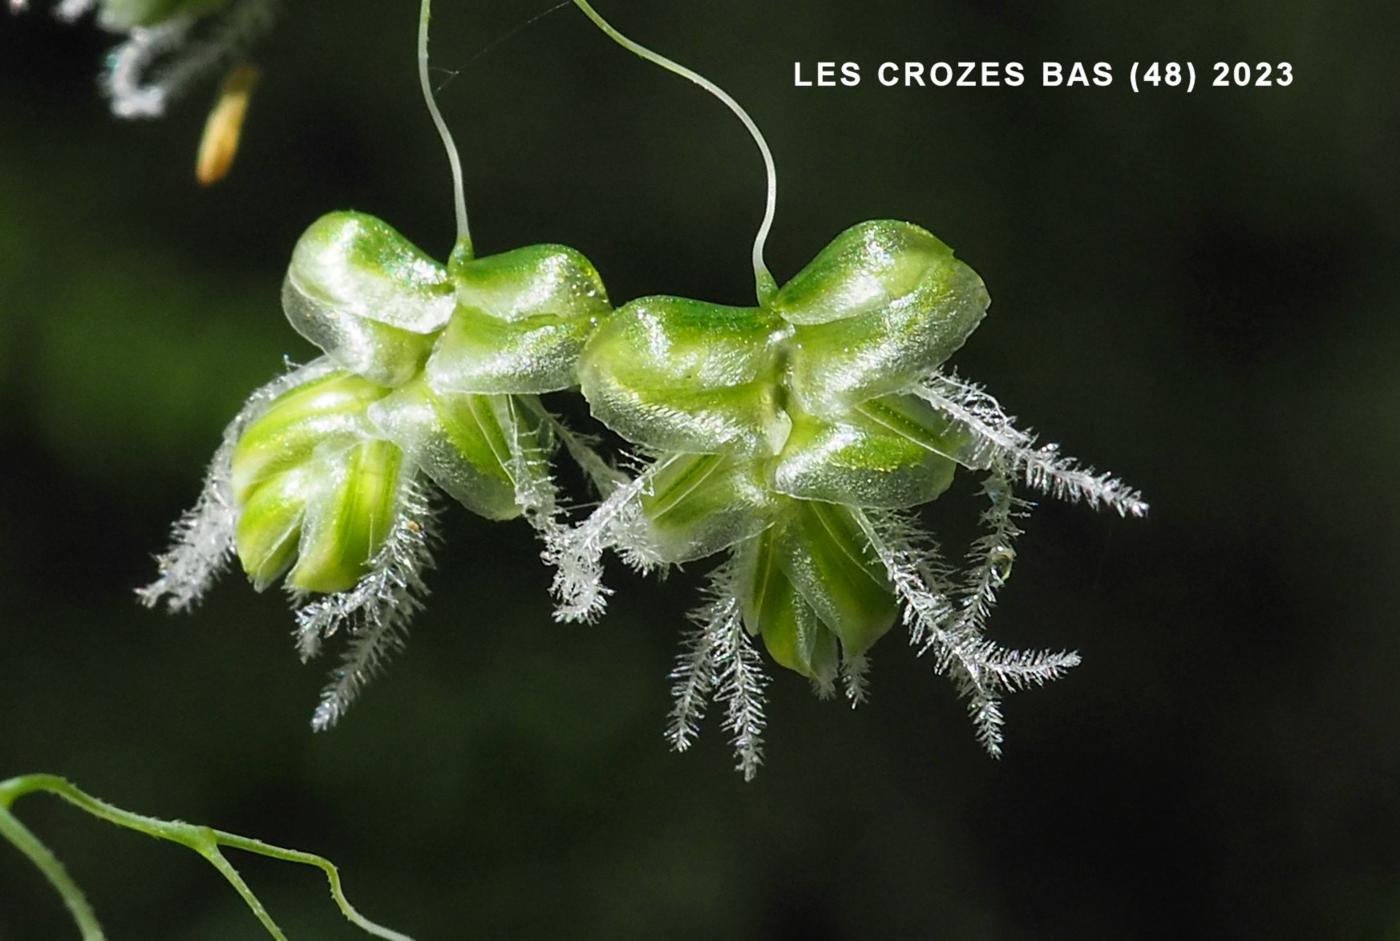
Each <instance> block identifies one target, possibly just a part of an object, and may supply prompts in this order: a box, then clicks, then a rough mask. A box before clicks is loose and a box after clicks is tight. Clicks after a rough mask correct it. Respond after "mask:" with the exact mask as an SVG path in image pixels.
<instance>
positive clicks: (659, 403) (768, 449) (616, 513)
mask: <svg viewBox="0 0 1400 941" xmlns="http://www.w3.org/2000/svg"><path fill="white" fill-rule="evenodd" d="M575 4H576V5H577V6H579V7H580V8H581V9H582V10H583V11H584V12H585V13H586V14H587V15H588V16H589V18H590V19H591V20H592V21H593V22H594V23H595V24H596V25H598V26H599V28H600V29H602V30H603V31H604V32H605V33H606V34H607V35H608V36H609V37H610V38H612V39H613V40H615V41H616V42H618V43H619V44H620V45H622V46H623V47H625V48H626V49H628V50H629V51H631V52H633V53H636V54H637V55H640V56H642V57H643V58H645V59H648V60H649V61H651V62H653V63H655V64H657V65H659V66H661V67H663V68H665V69H667V70H668V71H672V72H675V73H677V74H680V75H682V76H684V77H686V78H689V79H691V80H692V81H695V82H697V83H698V84H700V85H702V86H703V87H705V88H706V89H707V90H708V91H710V92H711V93H713V94H715V95H716V96H717V97H719V98H720V99H721V100H722V101H724V103H725V104H726V105H728V106H729V107H730V108H731V109H732V110H734V112H735V113H736V114H737V115H739V116H740V118H741V119H742V120H743V121H744V123H745V126H746V127H748V128H749V130H750V132H751V133H752V134H753V135H754V138H755V140H756V141H757V142H758V143H759V147H760V150H761V151H762V153H763V157H764V163H765V166H766V168H767V170H768V174H769V198H768V211H767V212H766V214H765V217H764V223H763V225H762V227H761V228H760V232H759V236H758V238H757V239H756V241H755V247H754V263H755V274H756V284H757V291H756V293H757V297H758V304H757V306H755V307H751V308H735V307H726V306H722V305H718V304H710V303H706V302H703V301H696V300H690V299H685V298H675V297H649V298H642V299H640V300H637V301H633V302H631V303H629V304H626V305H623V306H622V307H621V308H619V309H618V310H617V312H616V313H615V314H614V315H613V317H612V318H610V319H609V320H608V321H607V322H606V323H604V324H603V325H602V326H601V327H600V328H599V329H598V331H597V332H596V333H595V334H594V336H593V337H592V338H591V339H590V341H589V343H588V345H587V346H586V347H585V349H584V354H583V358H582V360H581V363H580V367H579V376H580V380H581V389H582V391H583V394H584V396H585V397H586V398H587V399H588V401H589V405H590V407H591V409H592V411H593V414H594V416H595V417H597V418H598V419H599V420H601V421H602V422H603V423H604V424H606V425H608V426H609V427H610V428H611V429H612V430H614V431H615V432H617V433H618V434H620V435H622V436H623V437H624V438H626V439H627V440H629V441H631V442H632V443H633V444H635V445H637V446H638V447H639V448H640V449H641V450H642V451H643V453H645V454H647V455H648V456H649V457H650V460H649V461H648V462H647V463H646V465H645V467H644V469H642V470H641V472H640V473H639V474H638V476H637V477H636V478H635V479H634V480H632V481H630V482H629V483H627V484H625V485H622V486H619V487H618V488H617V489H615V490H614V491H613V492H612V494H611V495H610V496H609V497H608V498H607V499H606V500H604V502H603V503H602V504H601V505H600V506H599V507H598V508H597V510H596V511H595V512H594V513H593V514H592V515H591V516H590V517H589V518H588V519H586V520H584V521H583V522H582V523H580V524H579V525H578V527H576V529H575V530H574V531H573V533H572V535H571V538H570V541H569V543H568V545H567V546H565V547H563V548H562V550H561V551H560V552H558V553H557V554H556V556H555V557H554V559H553V561H555V562H556V564H557V565H558V572H557V575H556V579H555V586H554V588H555V593H556V596H557V598H558V601H559V605H558V608H557V610H556V615H557V616H558V617H560V618H561V619H565V620H589V619H592V618H595V617H597V616H598V615H599V614H600V613H601V611H602V609H603V606H604V605H605V603H606V599H607V595H608V590H607V589H606V588H605V587H603V586H602V585H601V583H600V582H599V580H598V575H599V572H600V565H599V557H600V555H601V553H602V552H603V551H605V550H606V549H608V548H612V549H614V550H616V551H617V552H619V553H620V554H621V555H622V556H623V558H624V559H625V560H626V561H628V562H629V563H631V564H632V565H634V566H636V567H638V568H642V569H649V568H655V567H662V566H666V565H670V564H676V563H680V562H686V561H692V560H695V559H698V558H702V557H705V556H708V555H714V554H719V553H723V554H724V555H725V556H726V558H725V559H724V561H723V562H722V563H721V564H720V565H719V566H718V567H717V568H716V570H715V571H714V573H713V576H712V580H711V587H710V589H709V592H708V597H707V600H706V602H705V603H704V604H703V605H702V606H701V607H700V608H698V609H697V610H696V611H695V612H694V614H693V620H694V622H695V628H694V630H693V631H692V632H691V633H690V635H689V636H688V637H687V638H686V640H685V641H684V643H683V646H682V654H681V657H680V659H679V661H678V663H677V667H676V670H675V671H674V673H673V674H672V677H673V679H674V686H673V689H672V693H673V709H672V713H671V720H670V726H669V730H668V737H669V738H670V740H671V742H672V744H673V746H674V747H675V748H676V749H677V750H684V749H685V748H687V747H688V746H689V744H690V743H691V741H692V740H693V738H694V736H695V735H696V733H697V731H698V723H699V721H700V719H701V718H702V716H703V714H704V710H705V707H706V703H707V701H708V700H710V699H711V698H713V699H714V700H716V701H718V702H719V703H721V704H723V705H724V708H725V718H724V727H725V729H726V730H727V731H728V732H730V734H731V735H732V737H733V740H734V746H735V754H736V758H737V761H738V765H737V767H738V769H739V770H740V771H742V772H743V774H744V776H745V778H750V777H752V776H753V774H754V773H755V772H756V771H757V768H758V765H759V764H760V762H761V761H762V735H763V732H764V727H765V720H764V717H763V697H764V688H765V686H766V680H765V679H764V677H763V676H762V672H761V661H760V659H759V657H758V654H757V652H756V651H755V650H754V648H753V647H752V645H751V644H750V642H749V637H750V636H758V637H761V638H762V640H763V643H764V646H765V647H766V648H767V650H768V653H769V655H770V656H771V657H772V658H773V659H774V660H775V661H777V662H778V663H779V664H780V665H782V666H784V667H787V668H789V669H792V670H795V671H796V672H798V673H801V674H803V675H804V676H807V677H809V678H810V679H811V680H812V682H813V684H814V686H815V687H816V688H817V690H818V692H819V693H822V694H823V695H825V694H828V693H829V692H831V691H832V689H833V687H834V684H835V681H836V680H837V679H838V677H840V678H843V679H844V680H845V685H846V692H847V695H848V697H849V698H850V700H851V701H852V703H853V704H854V703H858V702H860V701H862V700H863V698H864V696H865V671H866V668H867V666H866V652H867V651H868V650H869V648H870V647H871V646H872V645H873V644H874V643H875V642H876V641H878V640H879V638H880V637H881V636H882V635H883V634H884V633H886V632H887V631H888V630H890V628H891V627H892V626H893V625H894V623H895V621H896V620H898V619H900V618H901V612H902V619H903V621H904V623H905V624H906V626H907V627H908V629H909V635H910V641H911V642H912V643H913V644H915V645H916V647H918V649H919V651H920V653H924V652H932V654H933V660H934V665H935V668H936V669H937V671H938V672H941V673H946V674H948V675H949V676H950V677H951V678H952V679H953V681H954V683H955V685H956V686H957V688H958V690H959V692H960V694H961V695H962V696H963V697H964V698H965V699H966V700H967V704H968V708H969V711H970V713H971V715H972V717H973V720H974V723H975V725H976V728H977V734H978V737H979V739H980V741H981V742H982V744H983V745H984V746H985V747H986V749H987V750H988V751H989V752H990V753H991V754H992V755H994V756H995V755H997V754H999V750H1000V742H1001V725H1002V716H1001V711H1000V697H1001V696H1002V694H1004V693H1006V692H1008V691H1011V690H1014V689H1019V688H1022V687H1025V686H1028V685H1035V684H1039V683H1043V682H1045V681H1047V680H1051V679H1055V678H1056V677H1058V676H1059V675H1060V674H1061V673H1062V672H1063V671H1064V670H1065V669H1067V668H1068V667H1071V666H1073V665H1074V664H1076V663H1078V656H1077V655H1076V654H1073V653H1068V652H1058V653H1057V652H1021V651H1013V650H1007V649H1004V648H1002V647H1000V646H999V645H997V644H996V643H995V642H994V641H991V640H989V639H988V638H987V637H986V636H985V633H984V628H985V622H986V618H987V615H988V614H989V612H990V609H991V607H992V605H993V603H994V602H995V598H996V594H997V592H998V591H999V589H1000V588H1001V586H1002V585H1003V584H1004V583H1005V581H1006V579H1007V578H1008V577H1009V575H1010V571H1011V565H1012V562H1013V561H1014V558H1015V550H1014V548H1013V545H1014V540H1015V538H1016V536H1017V535H1019V533H1020V529H1019V527H1018V525H1017V520H1019V519H1020V518H1021V517H1022V516H1024V515H1025V512H1026V510H1027V509H1028V508H1029V504H1028V503H1026V502H1024V501H1022V500H1019V499H1017V498H1016V497H1015V495H1014V493H1013V490H1012V481H1013V480H1014V479H1016V478H1023V479H1024V480H1025V481H1026V482H1027V483H1028V484H1029V485H1031V486H1033V487H1035V488H1036V489H1040V490H1043V491H1046V492H1049V493H1052V494H1054V495H1056V496H1060V497H1065V498H1069V499H1084V500H1086V501H1087V502H1089V503H1090V504H1091V505H1098V504H1105V505H1107V506H1110V507H1112V508H1114V509H1116V510H1118V512H1119V513H1121V514H1124V515H1133V516H1142V515H1144V514H1145V513H1146V510H1147V505H1146V503H1144V502H1143V501H1142V499H1141V497H1140V495H1139V494H1138V493H1137V492H1136V491H1134V490H1131V489H1130V488H1128V487H1127V486H1125V485H1124V484H1122V483H1121V482H1120V481H1118V480H1117V479H1115V478H1113V477H1111V476H1110V475H1107V474H1102V475H1096V474H1095V473H1094V472H1093V471H1092V470H1091V469H1089V470H1086V469H1082V468H1081V467H1080V466H1079V465H1078V464H1076V463H1075V462H1074V461H1072V460H1070V459H1068V458H1064V457H1061V456H1060V455H1059V453H1058V451H1057V449H1055V448H1054V447H1053V446H1045V447H1037V446H1036V441H1035V438H1034V437H1033V436H1032V435H1030V434H1028V433H1025V432H1022V431H1019V430H1017V429H1016V428H1015V427H1014V425H1013V424H1012V422H1011V419H1010V418H1009V417H1008V416H1007V415H1006V414H1005V413H1004V412H1003V411H1002V410H1001V408H1000V406H999V405H998V404H997V403H996V401H995V400H994V399H992V398H991V397H990V396H989V395H987V394H986V393H985V392H983V391H982V390H981V389H980V388H979V387H977V386H974V385H971V384H968V383H965V382H963V381H962V380H960V379H958V378H957V377H956V376H955V375H953V374H952V373H942V372H940V371H939V370H940V368H941V367H942V365H943V363H944V362H945V361H946V360H947V358H948V357H949V356H951V355H952V354H953V353H954V352H955V351H956V350H957V349H958V348H959V347H960V346H962V344H963V343H964V341H965V340H966V339H967V337H968V336H969V335H970V334H971V333H972V331H973V330H974V329H975V328H976V327H977V325H978V324H979V323H980V321H981V319H982V317H983V315H984V313H985V311H986V309H987V306H988V303H989V298H988V295H987V292H986V289H985V287H984V286H983V284H982V281H981V279H980V278H979V277H978V276H977V275H976V273H975V272H973V271H972V269H971V268H969V267H968V266H967V265H965V264H964V263H962V262H961V261H959V260H958V259H956V258H955V257H954V256H953V253H952V251H951V249H949V248H948V247H947V246H946V245H944V244H943V243H942V242H941V241H939V240H938V239H937V238H935V237H934V236H933V235H932V234H930V233H929V232H927V231H926V230H924V229H922V228H920V227H918V226H916V225H913V224H910V223H906V222H894V221H874V222H866V223H862V224H860V225H856V226H853V227H851V228H850V229H848V230H846V231H845V232H843V233H841V234H840V235H838V236H837V237H836V238H835V239H834V240H833V241H832V242H831V243H830V244H829V245H827V246H826V248H824V249H823V250H822V251H821V252H820V253H818V255H817V256H816V258H814V259H813V261H812V262H811V263H810V264H808V265H807V266H806V267H805V268H804V269H803V270H802V271H801V272H799V273H798V274H797V275H796V276H795V277H793V278H792V279H791V280H790V281H788V282H787V284H785V285H783V286H782V288H781V289H777V288H776V285H775V284H774V283H773V280H772V278H771V276H768V273H767V268H766V266H764V265H763V264H762V249H763V242H764V239H765V237H766V235H767V232H768V229H769V226H770V223H771V221H772V209H773V205H774V193H775V188H776V180H775V178H774V174H773V169H772V167H773V164H772V158H771V156H770V154H769V152H768V148H767V146H766V145H765V144H764V143H763V140H762V136H761V135H760V134H759V133H758V131H757V128H756V127H754V125H753V122H752V121H751V120H750V119H749V118H748V115H747V114H745V113H744V112H743V110H742V109H741V108H740V107H739V106H738V105H737V104H735V103H734V101H733V99H732V98H730V97H729V96H728V95H725V94H724V93H723V92H721V91H719V90H718V89H716V88H715V87H714V86H713V84H712V83H709V82H708V81H706V80H704V79H702V78H700V77H699V76H697V75H696V74H695V73H694V72H691V71H690V70H688V69H684V68H683V67H680V66H678V65H676V64H675V63H674V62H671V61H670V60H669V59H666V58H665V57H663V56H660V55H658V54H657V53H654V52H652V51H651V50H648V49H646V48H645V47H642V46H640V45H639V44H638V43H636V42H635V41H633V40H630V39H628V38H626V37H625V36H623V35H622V34H621V33H619V32H618V31H617V30H616V29H615V28H614V27H612V26H611V25H610V24H608V23H607V22H606V21H604V20H603V19H602V17H601V16H600V15H599V14H598V13H597V12H596V11H594V10H593V8H592V7H591V5H590V4H588V3H587V2H585V0H575ZM958 465H961V466H963V467H965V468H969V469H973V470H979V471H986V472H987V477H986V480H985V482H984V485H983V492H984V494H985V496H986V497H987V499H988V504H989V505H988V508H987V509H986V511H985V512H984V513H983V515H982V521H983V525H984V527H985V532H984V535H983V536H981V537H980V538H979V539H978V540H977V541H976V542H975V543H974V544H973V546H972V547H971V549H970V551H969V553H968V558H967V561H966V564H965V566H964V568H963V571H962V572H961V573H957V572H955V571H954V570H953V567H952V566H951V565H950V564H948V563H946V562H944V561H943V560H942V559H941V557H940V556H939V554H938V552H937V548H936V546H935V545H934V544H933V543H932V541H931V540H929V539H927V538H926V537H925V536H923V534H922V533H921V532H920V531H919V529H918V528H917V527H916V525H915V524H914V521H913V517H912V516H911V515H910V512H909V511H910V510H911V509H912V508H914V507H917V506H919V505H922V504H924V503H927V502H929V501H931V500H933V499H935V498H937V497H938V496H939V495H940V494H941V493H943V492H944V490H946V488H947V487H948V485H949V483H950V482H951V479H952V477H953V473H954V469H955V466H958Z"/></svg>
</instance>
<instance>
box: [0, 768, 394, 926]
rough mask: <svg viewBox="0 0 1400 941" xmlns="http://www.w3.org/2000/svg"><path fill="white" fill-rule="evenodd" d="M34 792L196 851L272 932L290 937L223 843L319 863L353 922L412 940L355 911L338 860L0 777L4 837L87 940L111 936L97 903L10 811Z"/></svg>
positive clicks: (32, 777)
mask: <svg viewBox="0 0 1400 941" xmlns="http://www.w3.org/2000/svg"><path fill="white" fill-rule="evenodd" d="M35 793H44V794H53V795H55V796H57V797H61V798H63V799H64V800H65V801H67V802H68V803H70V804H72V805H73V806H75V807H77V808H78V809H79V810H82V811H84V812H85V813H88V814H91V815H92V816H94V817H96V818H98V819H99V820H105V821H107V822H108V823H112V824H116V825H117V826H119V827H124V828H126V829H128V830H135V831H136V832H138V833H144V834H146V835H147V836H151V837H155V838H156V839H158V840H168V841H170V842H172V843H179V844H181V845H182V846H187V847H189V848H190V849H192V850H194V851H195V852H196V853H198V854H199V855H200V856H202V857H204V859H205V860H207V861H208V862H209V864H210V865H212V866H213V867H214V868H215V869H217V870H218V871H219V873H220V874H221V875H223V877H224V878H225V879H227V880H228V882H229V884H230V885H232V886H233V888H234V890H235V891H237V892H238V894H239V896H241V897H242V899H243V901H244V902H245V903H246V904H247V905H248V908H249V909H250V910H251V911H252V912H253V914H254V915H255V916H256V917H257V919H258V921H259V922H260V923H261V924H262V926H263V927H264V928H265V929H267V933H268V934H269V935H271V936H272V937H273V938H276V939H278V941H286V935H284V934H283V933H282V931H281V929H280V928H278V927H277V923H276V922H274V921H273V920H272V916H271V915H269V914H268V912H267V909H266V908H265V907H264V906H263V904H262V902H261V901H259V899H258V897H257V896H256V895H255V894H254V893H253V890H252V889H251V888H249V887H248V884H247V883H246V882H244V881H243V877H242V876H240V875H239V874H238V870H236V869H235V868H234V867H233V864H232V863H230V862H229V861H228V859H227V858H226V857H225V856H224V854H223V852H222V851H221V848H225V847H226V848H228V849H236V850H242V851H244V852H246V853H257V854H258V855H260V856H268V857H271V858H272V859H280V860H282V861H284V862H289V863H300V864H302V865H305V866H314V867H316V868H317V869H320V870H321V871H322V872H324V873H325V874H326V879H327V881H329V882H330V887H331V897H332V898H333V899H334V900H335V904H336V905H337V907H339V908H340V911H341V914H343V915H344V916H345V917H346V919H347V920H348V921H349V922H350V923H351V924H353V925H355V926H356V927H357V928H360V929H361V930H363V931H366V932H368V933H369V934H372V935H374V936H375V937H377V938H385V939H388V941H412V939H411V938H409V937H408V935H405V934H400V933H399V932H397V931H393V930H390V929H389V928H385V927H383V926H382V925H377V924H375V923H374V922H372V921H370V920H369V919H368V918H365V917H364V916H363V915H361V914H360V913H359V912H358V911H356V910H355V907H354V906H353V905H351V904H350V901H349V900H348V899H347V898H346V897H345V892H344V890H343V889H342V888H341V884H340V872H339V870H337V869H336V867H335V864H334V863H332V862H331V861H330V860H328V859H326V858H325V857H323V856H317V855H316V854H314V853H305V852H302V851H300V850H294V849H287V848H285V847H281V846H274V845H272V844H271V843H264V842H263V841H262V840H255V839H252V838H251V837H246V836H240V835H238V834H237V833H228V832H227V831H224V830H215V829H213V828H212V827H205V826H199V825H197V824H191V823H183V822H181V821H178V820H160V819H158V818H156V817H147V816H144V815H142V814H136V813H132V812H131V811H128V810H122V809H121V808H120V807H115V806H113V805H111V804H109V803H107V802H106V801H103V800H99V799H98V798H96V797H93V796H92V795H90V794H87V793H85V792H84V791H82V790H79V789H78V788H77V787H75V786H74V785H73V784H72V783H71V782H69V781H67V780H66V779H64V778H61V777H58V776H57V775H52V774H27V775H22V776H20V777H17V778H10V779H9V780H8V781H0V837H4V838H5V839H6V840H8V841H9V842H10V843H11V844H13V845H14V846H15V848H17V849H18V850H19V851H20V852H21V853H23V854H24V855H25V856H27V857H29V859H30V861H31V862H33V863H34V865H35V866H36V867H37V868H38V869H39V871H40V872H41V873H43V875H44V877H45V878H46V879H48V881H49V883H50V884H51V885H52V886H53V887H54V889H55V890H57V892H58V894H59V895H60V896H61V897H62V898H63V903H64V904H65V905H66V906H67V907H68V910H69V912H70V913H72V915H73V920H74V921H75V922H76V923H77V925H78V928H79V930H81V931H82V936H83V941H104V939H105V938H106V935H104V934H103V933H102V926H101V925H100V924H99V923H98V921H97V915H96V914H95V913H94V912H93V910H92V906H91V905H90V904H88V901H87V898H86V897H85V896H84V895H83V892H82V890H81V889H79V888H78V886H77V884H76V883H75V882H74V881H73V879H72V877H70V876H69V875H68V871H67V870H66V869H65V868H64V866H63V864H62V863H61V862H59V860H58V858H57V857H56V856H54V854H53V852H52V851H51V850H50V849H49V848H48V847H47V846H45V845H44V843H43V842H42V841H41V840H40V839H39V838H38V837H37V836H35V835H34V834H33V832H31V831H30V830H29V828H27V827H26V826H24V824H22V823H20V821H19V819H18V818H16V817H15V815H14V814H13V813H12V812H11V810H10V808H11V807H12V806H13V805H14V802H15V801H16V800H18V799H19V798H21V797H23V796H25V795H26V794H35Z"/></svg>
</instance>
